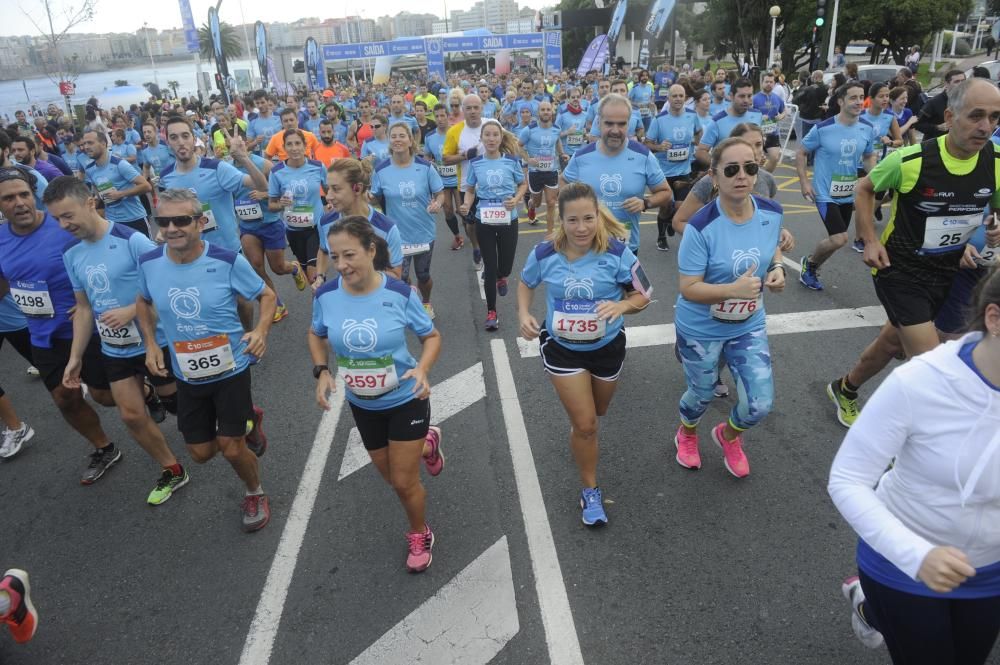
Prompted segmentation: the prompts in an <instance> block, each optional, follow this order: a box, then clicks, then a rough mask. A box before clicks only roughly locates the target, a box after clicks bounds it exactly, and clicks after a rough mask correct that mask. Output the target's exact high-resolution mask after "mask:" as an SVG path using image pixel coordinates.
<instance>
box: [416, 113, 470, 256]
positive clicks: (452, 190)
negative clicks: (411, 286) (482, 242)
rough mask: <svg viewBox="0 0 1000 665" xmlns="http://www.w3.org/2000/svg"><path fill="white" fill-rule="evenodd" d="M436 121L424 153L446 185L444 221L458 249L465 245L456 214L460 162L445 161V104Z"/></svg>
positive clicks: (425, 143)
mask: <svg viewBox="0 0 1000 665" xmlns="http://www.w3.org/2000/svg"><path fill="white" fill-rule="evenodd" d="M434 123H435V125H437V126H436V127H435V129H434V132H433V133H431V134H428V135H427V139H426V140H425V141H424V154H425V155H426V156H427V158H428V160H429V161H431V162H432V163H433V164H434V168H435V169H437V172H438V175H439V176H441V184H442V185H443V186H444V204H443V207H444V221H445V224H447V225H448V230H449V231H451V235H452V237H453V239H452V241H451V249H452V251H457V250H460V249H462V247H464V246H465V241H464V240H462V236H461V234H460V232H459V230H458V217H456V216H455V211H456V210H458V207H459V206H460V205H462V198H461V193H460V192H459V191H458V164H445V163H444V142H445V140H446V137H447V135H448V129H449V121H448V109H446V108H445V107H444V105H439V106H438V107H437V108H435V109H434ZM466 231H468V227H467V226H466Z"/></svg>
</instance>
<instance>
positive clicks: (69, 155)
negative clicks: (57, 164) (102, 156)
mask: <svg viewBox="0 0 1000 665" xmlns="http://www.w3.org/2000/svg"><path fill="white" fill-rule="evenodd" d="M62 158H63V161H64V162H66V165H67V166H69V168H70V169H71V170H72V171H73V174H74V175H78V174H81V173H83V169H84V167H85V166H86V165H87V164H88V163H89V162H90V157H88V156H87V155H85V154H84V153H83V151H82V150H80V149H76V150H74V151H73V152H69V151H68V150H67V151H66V152H64V153H63V154H62Z"/></svg>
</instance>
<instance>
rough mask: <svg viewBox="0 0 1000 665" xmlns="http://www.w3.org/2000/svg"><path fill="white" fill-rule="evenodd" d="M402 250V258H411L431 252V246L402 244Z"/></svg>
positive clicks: (415, 243)
mask: <svg viewBox="0 0 1000 665" xmlns="http://www.w3.org/2000/svg"><path fill="white" fill-rule="evenodd" d="M402 249H403V256H413V255H414V254H424V253H426V252H429V251H431V244H430V243H429V242H404V243H403V244H402Z"/></svg>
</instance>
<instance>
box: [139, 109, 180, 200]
mask: <svg viewBox="0 0 1000 665" xmlns="http://www.w3.org/2000/svg"><path fill="white" fill-rule="evenodd" d="M142 136H143V139H144V140H145V141H146V147H144V148H143V149H142V150H140V151H139V161H138V164H139V166H141V167H142V177H143V178H145V179H146V180H148V181H149V184H150V188H154V187H156V186H157V185H158V184H159V182H160V173H161V172H162V171H163V169H165V168H167V167H168V166H173V164H174V162H175V161H176V160H175V159H174V154H173V153H172V152H170V148H168V147H167V146H165V145H164V144H162V143H160V132H159V130H158V129H157V127H156V122H155V121H154V120H147V121H146V122H144V123H142ZM151 193H152V192H151Z"/></svg>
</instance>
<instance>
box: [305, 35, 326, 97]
mask: <svg viewBox="0 0 1000 665" xmlns="http://www.w3.org/2000/svg"><path fill="white" fill-rule="evenodd" d="M304 57H305V63H306V67H305V69H306V86H307V87H308V88H309V90H322V89H323V88H325V87H326V67H325V66H324V65H323V58H322V56H321V55H320V52H319V44H317V43H316V40H315V39H313V38H312V37H310V38H309V39H307V40H306V46H305V52H304Z"/></svg>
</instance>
